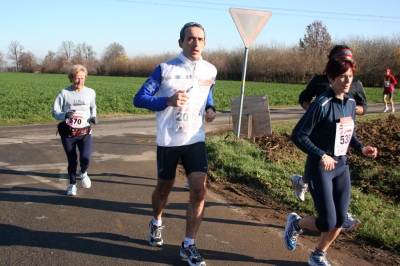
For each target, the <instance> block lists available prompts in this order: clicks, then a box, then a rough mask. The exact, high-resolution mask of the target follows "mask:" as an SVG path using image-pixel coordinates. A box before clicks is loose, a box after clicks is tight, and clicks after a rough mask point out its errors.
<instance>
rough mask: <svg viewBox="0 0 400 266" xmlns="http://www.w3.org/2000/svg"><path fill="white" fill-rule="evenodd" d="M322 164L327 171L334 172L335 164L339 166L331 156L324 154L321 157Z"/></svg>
mask: <svg viewBox="0 0 400 266" xmlns="http://www.w3.org/2000/svg"><path fill="white" fill-rule="evenodd" d="M321 163H322V165H323V166H324V169H325V170H333V169H335V164H337V163H338V162H337V161H335V160H334V159H333V158H332V157H331V156H329V155H327V154H324V155H323V156H322V157H321Z"/></svg>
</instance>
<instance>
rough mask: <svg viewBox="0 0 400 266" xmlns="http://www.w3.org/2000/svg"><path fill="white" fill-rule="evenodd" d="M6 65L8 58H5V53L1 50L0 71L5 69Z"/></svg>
mask: <svg viewBox="0 0 400 266" xmlns="http://www.w3.org/2000/svg"><path fill="white" fill-rule="evenodd" d="M6 65H7V63H6V60H5V59H4V54H3V53H2V52H1V51H0V71H3V69H4V68H5V66H6Z"/></svg>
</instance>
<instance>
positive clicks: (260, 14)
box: [229, 8, 272, 137]
mask: <svg viewBox="0 0 400 266" xmlns="http://www.w3.org/2000/svg"><path fill="white" fill-rule="evenodd" d="M229 12H230V13H231V16H232V19H233V21H234V22H235V25H236V28H237V29H238V31H239V34H240V36H241V37H242V40H243V43H244V45H245V50H244V60H243V70H242V86H241V94H240V108H239V115H238V124H237V128H236V137H239V134H240V124H241V119H242V108H243V96H244V87H245V80H246V68H247V57H248V48H250V46H251V44H252V43H253V42H254V40H255V39H256V37H257V36H258V34H259V33H260V32H261V30H262V28H263V27H264V25H265V24H266V23H267V21H268V20H269V19H270V17H271V16H272V13H271V12H269V11H257V10H248V9H240V8H229Z"/></svg>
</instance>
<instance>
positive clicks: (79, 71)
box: [51, 65, 98, 196]
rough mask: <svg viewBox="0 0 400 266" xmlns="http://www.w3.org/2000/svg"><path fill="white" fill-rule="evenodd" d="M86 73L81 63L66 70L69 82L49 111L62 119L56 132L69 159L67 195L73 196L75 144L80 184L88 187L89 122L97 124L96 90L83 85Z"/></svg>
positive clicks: (75, 163) (75, 158) (90, 148)
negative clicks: (69, 84)
mask: <svg viewBox="0 0 400 266" xmlns="http://www.w3.org/2000/svg"><path fill="white" fill-rule="evenodd" d="M87 74H88V72H87V70H86V68H85V67H84V66H82V65H73V66H72V67H71V68H70V69H69V71H68V79H69V81H70V82H71V83H72V84H71V86H69V87H67V88H65V89H62V90H61V91H60V92H59V93H58V94H57V96H56V99H55V101H54V104H53V110H52V112H51V114H52V116H53V117H54V118H55V119H57V120H62V121H63V122H62V123H60V124H59V134H60V136H61V143H62V146H63V148H64V151H65V154H66V155H67V160H68V175H69V183H70V184H69V187H68V191H67V195H68V196H75V195H76V191H77V187H76V175H77V167H78V154H77V152H76V148H77V147H78V150H79V153H80V156H79V162H80V168H79V169H78V174H79V176H80V178H81V181H82V187H84V188H90V187H91V181H90V178H89V176H88V174H87V169H88V168H89V165H90V157H91V154H92V130H91V127H90V124H91V123H93V124H97V123H98V120H97V118H96V112H97V109H96V93H95V91H94V90H93V89H91V88H88V87H85V86H84V84H85V80H86V77H87ZM64 122H65V123H64ZM60 125H61V127H60Z"/></svg>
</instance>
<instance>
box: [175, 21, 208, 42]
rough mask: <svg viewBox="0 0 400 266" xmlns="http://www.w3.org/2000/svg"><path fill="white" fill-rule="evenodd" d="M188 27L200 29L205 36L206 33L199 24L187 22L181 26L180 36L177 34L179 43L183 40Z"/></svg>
mask: <svg viewBox="0 0 400 266" xmlns="http://www.w3.org/2000/svg"><path fill="white" fill-rule="evenodd" d="M189 27H199V28H201V29H202V30H203V31H204V35H205V34H206V31H205V30H204V28H203V26H201V24H200V23H197V22H188V23H186V24H185V25H183V27H182V29H181V32H180V34H179V40H180V41H182V42H183V40H184V39H185V30H186V28H189ZM204 37H205V36H204Z"/></svg>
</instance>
